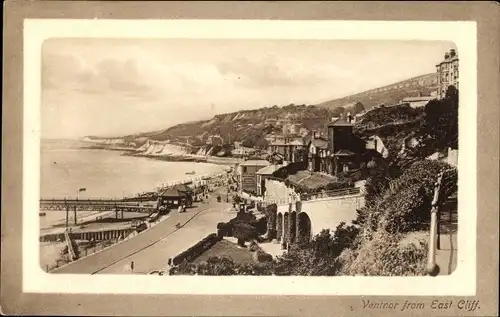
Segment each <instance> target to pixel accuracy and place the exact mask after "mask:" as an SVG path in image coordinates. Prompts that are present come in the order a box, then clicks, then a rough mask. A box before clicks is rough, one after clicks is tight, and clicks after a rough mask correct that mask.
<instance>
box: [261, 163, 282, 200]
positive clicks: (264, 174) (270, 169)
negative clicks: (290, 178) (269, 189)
mask: <svg viewBox="0 0 500 317" xmlns="http://www.w3.org/2000/svg"><path fill="white" fill-rule="evenodd" d="M282 166H283V165H281V164H271V165H268V166H266V167H263V168H261V169H260V170H258V171H257V196H263V195H264V194H265V192H266V180H268V179H269V178H270V177H271V175H272V174H273V173H274V172H276V171H277V170H278V169H280V168H281V167H282Z"/></svg>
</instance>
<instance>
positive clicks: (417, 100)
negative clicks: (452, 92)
mask: <svg viewBox="0 0 500 317" xmlns="http://www.w3.org/2000/svg"><path fill="white" fill-rule="evenodd" d="M433 99H436V97H433V96H420V97H406V98H403V100H401V103H402V104H408V105H409V106H410V107H412V108H420V107H424V106H425V105H426V104H427V103H428V102H429V101H431V100H433Z"/></svg>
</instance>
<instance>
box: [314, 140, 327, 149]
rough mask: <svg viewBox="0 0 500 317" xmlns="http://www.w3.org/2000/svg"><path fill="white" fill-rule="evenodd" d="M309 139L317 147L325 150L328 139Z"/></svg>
mask: <svg viewBox="0 0 500 317" xmlns="http://www.w3.org/2000/svg"><path fill="white" fill-rule="evenodd" d="M311 141H312V144H313V145H314V146H315V147H317V148H319V149H323V150H326V149H327V148H328V141H327V140H325V139H320V138H316V139H313V140H311Z"/></svg>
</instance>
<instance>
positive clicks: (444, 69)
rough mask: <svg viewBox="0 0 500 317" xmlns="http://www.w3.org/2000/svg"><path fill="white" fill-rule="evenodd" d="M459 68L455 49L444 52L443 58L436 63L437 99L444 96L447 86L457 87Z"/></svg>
mask: <svg viewBox="0 0 500 317" xmlns="http://www.w3.org/2000/svg"><path fill="white" fill-rule="evenodd" d="M458 71H459V69H458V54H457V52H456V51H455V49H451V50H450V52H449V53H448V52H446V53H445V54H444V60H443V61H442V62H441V63H439V64H437V65H436V73H437V75H438V76H437V79H438V82H437V84H438V87H439V88H438V91H437V96H438V98H439V99H441V98H444V97H445V96H446V91H447V89H448V87H450V86H454V87H455V88H457V89H458V86H459V72H458Z"/></svg>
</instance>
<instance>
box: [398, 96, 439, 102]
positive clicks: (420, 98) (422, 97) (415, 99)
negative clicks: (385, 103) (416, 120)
mask: <svg viewBox="0 0 500 317" xmlns="http://www.w3.org/2000/svg"><path fill="white" fill-rule="evenodd" d="M435 98H436V97H433V96H421V97H406V98H403V100H402V101H403V102H405V101H430V100H432V99H435Z"/></svg>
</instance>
